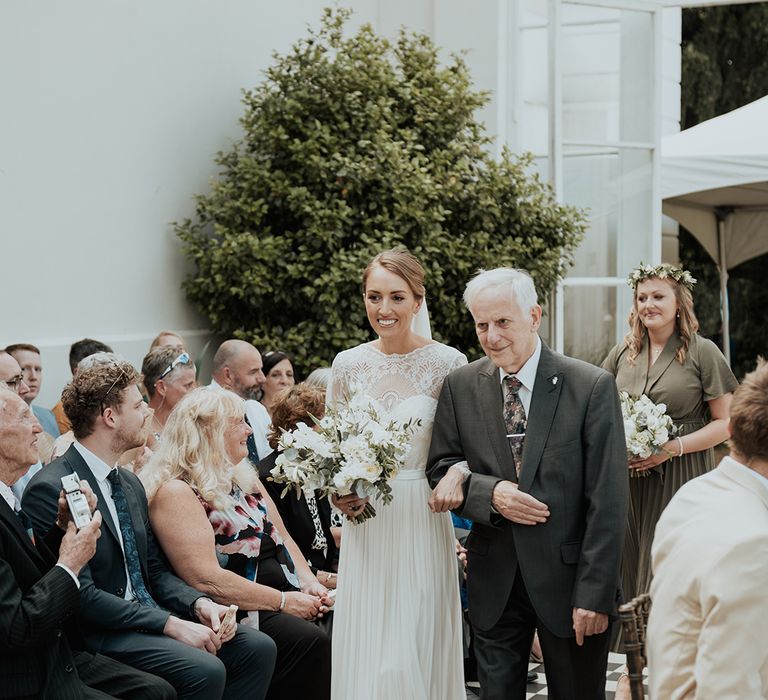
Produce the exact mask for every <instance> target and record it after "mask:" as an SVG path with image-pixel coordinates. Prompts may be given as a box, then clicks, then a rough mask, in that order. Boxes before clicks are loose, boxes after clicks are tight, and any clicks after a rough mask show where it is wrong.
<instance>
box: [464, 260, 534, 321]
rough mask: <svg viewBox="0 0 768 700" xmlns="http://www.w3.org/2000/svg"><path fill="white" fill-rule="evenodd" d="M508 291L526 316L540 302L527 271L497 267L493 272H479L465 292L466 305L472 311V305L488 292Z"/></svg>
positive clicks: (468, 284)
mask: <svg viewBox="0 0 768 700" xmlns="http://www.w3.org/2000/svg"><path fill="white" fill-rule="evenodd" d="M490 290H493V291H499V292H502V291H506V292H508V293H509V294H510V296H511V297H512V298H513V299H514V300H515V301H516V302H517V305H518V306H519V307H520V309H521V311H522V312H523V313H525V314H527V313H528V312H530V311H531V309H533V307H534V306H536V305H537V304H538V303H539V302H538V296H537V295H536V287H535V286H534V285H533V280H532V279H531V276H530V275H529V274H528V273H527V272H526V271H525V270H515V269H514V268H512V267H497V268H495V269H493V270H478V271H477V274H476V275H475V276H474V277H473V278H472V279H471V280H470V281H469V282H468V283H467V287H466V289H465V290H464V305H465V306H466V307H467V308H468V309H469V310H470V312H471V311H472V305H473V304H474V303H475V300H476V299H477V297H478V296H480V294H482V293H483V292H487V291H490Z"/></svg>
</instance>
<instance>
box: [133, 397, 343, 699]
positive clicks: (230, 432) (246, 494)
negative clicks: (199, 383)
mask: <svg viewBox="0 0 768 700" xmlns="http://www.w3.org/2000/svg"><path fill="white" fill-rule="evenodd" d="M244 414H245V407H244V405H243V401H242V399H240V398H239V397H237V396H236V395H235V394H234V393H232V392H229V391H221V390H218V389H215V388H211V387H203V388H200V389H195V390H194V391H192V392H190V393H189V394H187V395H186V396H185V397H184V398H183V399H182V400H181V401H180V402H179V403H178V404H177V406H176V408H175V409H174V410H173V411H172V412H171V414H170V416H169V417H168V420H167V422H166V424H165V429H164V431H163V441H162V443H161V445H160V448H159V450H158V452H157V453H156V454H155V455H154V456H153V458H152V459H151V460H150V462H149V463H148V464H147V466H146V467H145V468H144V470H143V471H142V473H141V479H142V481H143V482H144V485H145V488H146V491H147V497H148V498H149V501H150V521H151V523H152V528H153V530H154V532H155V535H156V536H157V538H158V540H159V541H160V544H161V545H162V547H163V550H164V551H165V552H166V554H167V555H168V558H169V560H170V562H171V565H172V566H173V568H174V570H175V571H176V572H177V573H178V575H179V576H180V577H181V578H182V579H184V580H185V581H186V582H187V583H188V584H189V585H191V586H194V587H195V588H197V589H198V590H200V591H202V592H204V593H205V594H206V595H208V596H210V597H211V598H213V599H214V600H215V601H217V602H220V603H224V604H227V605H229V604H233V603H234V604H235V605H237V606H238V607H239V608H240V611H241V614H244V613H247V616H246V617H245V618H244V619H242V620H241V623H242V624H250V625H253V626H258V627H259V629H261V631H262V632H264V633H265V634H267V635H269V636H270V637H271V638H272V639H273V640H274V641H275V643H276V645H277V663H276V666H275V673H274V676H273V679H272V684H271V685H270V689H269V693H268V695H267V697H268V698H293V697H295V698H302V697H310V696H311V697H312V698H313V699H315V700H317V699H322V698H328V697H329V694H330V670H331V669H330V641H329V639H328V638H327V636H326V635H325V633H324V632H322V631H321V630H320V629H319V628H318V627H317V626H316V625H314V624H312V621H313V620H315V619H316V618H318V617H322V615H323V614H325V613H327V612H328V611H329V609H330V607H331V605H332V604H333V603H332V600H331V599H330V598H329V597H328V591H327V589H326V588H325V587H324V586H322V585H321V584H320V583H319V582H318V581H317V578H316V577H315V576H314V575H313V574H312V572H311V571H310V569H309V567H308V566H307V563H306V560H305V559H304V557H302V555H301V552H300V551H299V549H298V547H296V545H295V544H294V542H293V540H292V539H291V538H290V536H289V535H288V533H287V532H286V531H285V528H284V526H283V523H282V520H281V519H280V515H279V514H278V512H277V509H276V508H275V506H274V504H273V502H272V501H271V499H270V498H269V496H268V495H267V493H266V492H265V491H264V489H263V488H262V485H261V483H260V482H259V479H258V476H257V475H256V472H255V471H254V470H253V468H252V467H251V466H250V465H249V464H247V462H245V461H244V460H246V458H247V456H248V448H247V445H246V440H247V438H248V435H249V434H250V433H251V428H250V427H249V426H248V424H247V423H246V422H245V419H244ZM239 616H240V615H239Z"/></svg>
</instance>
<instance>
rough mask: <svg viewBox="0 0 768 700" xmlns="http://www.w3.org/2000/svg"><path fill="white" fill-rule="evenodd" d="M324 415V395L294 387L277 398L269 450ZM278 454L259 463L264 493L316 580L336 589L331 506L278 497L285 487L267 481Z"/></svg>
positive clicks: (314, 499)
mask: <svg viewBox="0 0 768 700" xmlns="http://www.w3.org/2000/svg"><path fill="white" fill-rule="evenodd" d="M324 413H325V392H324V391H323V390H322V389H319V388H318V387H312V386H306V385H305V384H297V385H296V386H293V387H291V388H290V389H287V390H286V391H283V392H281V393H279V394H278V395H277V398H276V400H275V403H274V404H273V408H272V432H271V433H270V435H269V446H270V447H271V448H272V449H273V450H276V449H277V443H278V441H279V440H280V436H281V435H282V433H283V431H284V430H293V429H294V428H295V427H296V426H297V425H298V424H299V423H306V424H307V425H312V416H314V417H315V418H318V419H319V418H322V417H323V414H324ZM277 454H278V453H277V452H272V453H271V454H268V455H267V456H266V457H265V458H264V459H262V460H261V462H259V477H260V478H261V483H262V484H263V485H264V488H265V489H266V491H267V493H268V494H269V495H270V497H271V498H272V501H273V502H274V503H275V505H276V506H277V509H278V511H279V512H280V517H281V518H282V519H283V523H284V524H285V527H286V529H287V530H288V532H290V533H291V537H293V540H294V542H296V544H297V545H298V547H299V549H300V550H301V553H302V555H303V556H304V558H305V559H306V560H307V561H308V562H309V565H310V568H312V570H313V571H315V572H317V573H316V576H317V580H318V581H320V583H322V584H323V585H324V586H327V587H329V588H336V574H335V573H333V572H335V571H336V569H337V568H338V563H339V550H338V549H337V547H336V542H335V541H334V538H333V533H332V531H331V505H330V503H329V502H328V499H327V498H323V497H322V496H320V494H315V495H309V496H307V495H306V494H302V496H301V497H300V498H299V497H297V496H296V491H295V490H294V489H290V490H289V491H287V492H286V493H285V495H284V496H282V497H281V494H282V493H283V490H284V489H285V486H284V485H283V484H275V483H274V482H273V481H270V478H269V474H270V472H271V471H272V469H274V466H275V460H277Z"/></svg>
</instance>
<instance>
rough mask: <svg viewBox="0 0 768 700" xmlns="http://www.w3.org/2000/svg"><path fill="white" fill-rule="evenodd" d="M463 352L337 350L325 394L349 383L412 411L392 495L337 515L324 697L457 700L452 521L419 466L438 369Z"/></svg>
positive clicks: (460, 687)
mask: <svg viewBox="0 0 768 700" xmlns="http://www.w3.org/2000/svg"><path fill="white" fill-rule="evenodd" d="M466 361H467V360H466V358H465V357H464V355H462V354H461V353H460V352H458V351H457V350H454V349H453V348H449V347H448V346H446V345H441V344H439V343H433V344H431V345H426V346H424V347H422V348H418V349H417V350H414V351H413V352H410V353H408V354H406V355H385V354H384V353H382V352H381V351H379V350H377V349H376V348H374V347H373V346H372V345H371V344H366V345H360V346H358V347H356V348H352V349H351V350H346V351H344V352H342V353H340V354H339V355H338V356H337V357H336V359H335V360H334V363H333V375H332V386H331V395H332V397H333V398H336V397H338V396H339V395H344V394H345V393H348V392H350V391H352V390H355V391H362V392H364V393H365V394H367V395H368V396H370V397H372V398H373V399H375V400H376V401H377V402H378V403H379V405H380V407H381V409H382V410H383V411H386V412H388V413H390V414H391V415H392V416H394V417H396V418H398V419H400V420H407V419H408V418H412V417H413V418H420V419H421V421H422V425H421V427H420V429H419V430H418V432H417V433H416V435H414V438H413V444H412V446H411V449H410V451H409V453H408V455H407V457H406V460H405V465H404V467H403V469H402V470H401V471H400V473H399V474H398V475H397V477H395V479H393V480H392V482H390V483H391V485H392V491H393V496H394V498H393V500H392V502H391V503H389V504H388V505H384V504H382V503H381V502H374V506H375V508H376V516H375V517H374V518H371V519H369V520H367V521H366V522H364V523H362V524H359V525H354V524H352V523H350V522H347V521H346V520H345V522H344V526H343V530H342V539H341V558H340V561H339V588H338V594H337V597H336V604H335V612H334V622H333V672H332V677H331V697H332V698H333V700H462V699H464V698H466V691H465V689H464V670H463V647H462V636H461V635H462V621H461V608H460V603H459V587H458V570H457V563H456V553H455V545H454V536H453V528H452V525H451V518H450V515H449V514H448V513H437V514H436V513H432V512H431V511H430V510H429V507H428V506H427V501H428V499H429V496H430V493H431V489H430V487H429V484H428V482H427V479H426V476H425V474H424V467H425V464H426V460H427V453H428V451H429V441H430V437H431V435H432V424H433V422H434V417H435V409H436V407H437V397H438V395H439V393H440V388H441V386H442V384H443V379H444V378H445V376H446V375H447V374H448V372H450V371H451V370H453V369H456V368H457V367H460V366H462V365H464V364H466Z"/></svg>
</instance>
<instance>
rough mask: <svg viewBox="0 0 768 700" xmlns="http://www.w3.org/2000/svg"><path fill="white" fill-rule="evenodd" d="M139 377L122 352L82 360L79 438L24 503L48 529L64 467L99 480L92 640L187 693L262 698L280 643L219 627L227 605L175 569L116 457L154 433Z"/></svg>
mask: <svg viewBox="0 0 768 700" xmlns="http://www.w3.org/2000/svg"><path fill="white" fill-rule="evenodd" d="M139 379H140V375H139V374H138V372H136V370H135V369H134V368H133V367H132V366H131V365H130V364H129V363H128V362H126V361H124V360H122V359H121V358H119V357H118V356H116V355H113V356H112V358H111V361H109V362H103V361H101V362H99V363H98V364H92V365H91V366H89V368H88V369H85V368H84V365H80V368H79V369H78V372H77V374H76V375H75V377H74V379H73V381H72V383H71V384H69V385H67V387H66V388H65V389H64V393H63V394H62V401H63V403H64V408H65V409H66V412H67V415H68V416H69V418H70V420H71V421H72V429H73V431H74V434H75V443H74V444H73V445H72V446H71V447H70V448H69V450H67V452H66V453H65V454H64V456H62V457H60V458H58V459H57V460H55V461H53V462H52V463H51V464H50V465H48V466H47V467H46V468H45V469H43V470H42V471H41V472H39V473H38V474H37V475H36V476H35V478H33V479H32V481H31V482H30V483H29V485H28V487H27V489H26V491H25V492H24V498H23V501H22V503H23V506H24V510H25V511H26V512H27V513H28V514H29V517H30V519H31V520H32V522H33V524H34V527H35V531H36V532H46V531H47V529H48V528H49V527H50V526H51V525H52V523H53V521H54V519H55V517H56V502H55V501H56V496H57V494H58V485H59V483H60V480H61V477H62V476H64V475H66V474H72V473H75V474H77V475H78V476H79V477H80V478H81V479H87V480H88V482H89V483H90V484H92V486H93V490H94V493H95V494H96V496H97V499H98V504H99V510H100V511H101V513H102V514H103V517H104V528H103V530H104V532H103V537H102V538H101V539H100V540H99V543H98V546H97V548H96V554H95V555H94V557H93V559H92V560H91V562H90V564H89V565H88V567H86V568H85V569H83V572H82V573H81V575H80V581H81V584H82V590H81V595H80V598H81V603H82V609H83V620H84V623H83V636H84V639H85V643H86V645H87V647H89V648H90V649H93V650H94V651H100V652H101V653H103V654H106V655H108V656H111V657H113V658H115V659H118V660H119V661H122V662H124V663H127V664H129V665H131V666H134V667H136V668H141V669H143V670H145V671H148V672H150V673H154V674H156V675H158V676H161V677H162V678H165V679H166V680H168V681H169V682H170V683H171V684H172V685H173V686H174V687H175V688H176V690H177V691H178V693H179V698H199V699H200V700H209V699H210V700H217V699H218V698H221V697H227V698H263V697H264V695H265V693H266V690H267V686H268V684H269V679H270V677H271V675H272V669H273V667H274V660H275V646H274V643H273V642H272V640H271V639H269V638H268V637H266V635H264V634H262V633H261V632H258V631H256V630H254V629H251V628H245V627H237V626H236V625H233V626H231V627H228V628H227V629H224V630H221V634H220V635H219V634H217V631H219V629H220V625H221V619H222V618H223V616H224V614H225V613H226V611H227V608H226V607H224V606H222V605H218V604H217V603H215V602H213V601H212V600H211V599H209V598H207V597H205V596H203V595H202V594H200V593H199V592H198V591H196V590H195V589H193V588H191V587H190V586H187V584H185V583H184V582H183V581H182V580H181V579H179V578H178V577H177V576H176V575H175V574H174V573H173V572H172V571H171V570H170V569H169V567H168V564H167V561H166V559H165V557H164V555H163V553H162V551H161V550H160V548H159V545H158V544H157V542H156V540H155V538H154V535H153V533H152V528H151V526H150V523H149V514H148V507H147V499H146V496H145V494H144V489H143V487H142V485H141V482H140V481H139V480H138V478H137V477H136V476H135V475H134V474H133V473H132V472H130V471H129V470H127V469H122V468H119V467H115V466H114V465H115V464H116V463H117V460H118V458H119V457H120V455H121V454H122V453H123V452H125V451H126V450H129V449H132V448H134V447H138V446H139V445H142V444H144V441H145V440H146V434H147V431H148V429H149V417H150V415H151V410H150V409H149V408H148V407H147V405H146V404H145V403H144V401H143V399H142V397H141V393H140V392H139V388H138V382H139ZM211 547H213V541H211Z"/></svg>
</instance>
